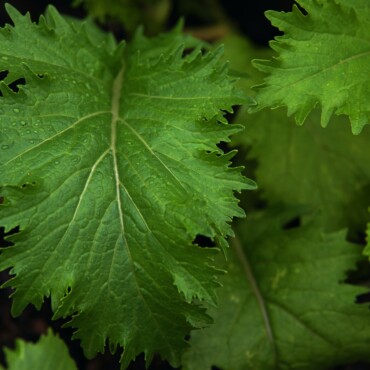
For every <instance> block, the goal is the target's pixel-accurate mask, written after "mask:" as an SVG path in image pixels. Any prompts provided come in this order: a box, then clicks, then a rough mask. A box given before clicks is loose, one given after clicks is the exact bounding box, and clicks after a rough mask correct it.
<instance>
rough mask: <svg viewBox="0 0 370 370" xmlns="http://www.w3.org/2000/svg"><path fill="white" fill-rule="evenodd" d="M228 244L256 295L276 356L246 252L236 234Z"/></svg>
mask: <svg viewBox="0 0 370 370" xmlns="http://www.w3.org/2000/svg"><path fill="white" fill-rule="evenodd" d="M230 244H231V246H232V247H233V249H234V251H235V253H236V255H237V257H238V260H239V262H240V263H241V265H242V267H243V271H244V273H245V275H246V277H247V280H248V282H249V285H250V287H251V289H252V292H253V294H254V296H255V297H256V300H257V304H258V306H259V308H260V311H261V315H262V318H263V322H264V324H265V330H266V335H267V338H268V340H269V341H270V342H271V344H272V347H273V351H274V356H275V358H276V356H277V351H276V343H275V338H274V334H273V332H272V326H271V321H270V317H269V314H268V312H267V308H266V304H265V300H264V298H263V297H262V294H261V291H260V289H259V287H258V284H257V281H256V279H255V277H254V275H253V271H252V268H251V265H250V263H249V261H248V258H247V256H246V254H245V252H244V249H243V247H242V245H241V243H240V240H239V238H238V237H237V236H235V238H232V239H231V240H230Z"/></svg>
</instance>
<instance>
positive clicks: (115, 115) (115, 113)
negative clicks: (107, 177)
mask: <svg viewBox="0 0 370 370" xmlns="http://www.w3.org/2000/svg"><path fill="white" fill-rule="evenodd" d="M124 73H125V66H123V67H122V69H121V70H120V72H119V73H118V75H117V77H116V79H115V80H114V83H113V89H112V106H111V112H112V123H111V150H112V154H113V167H114V177H115V182H116V198H117V205H118V214H119V221H120V226H121V231H122V238H123V240H124V242H125V246H126V248H127V251H128V254H129V256H130V259H131V261H132V260H133V259H132V255H131V252H130V248H129V246H128V243H127V240H126V236H125V225H124V221H123V213H122V201H121V197H120V185H121V184H122V183H121V179H120V176H119V170H118V161H117V124H118V122H119V120H120V118H119V113H120V111H119V108H120V100H121V91H122V85H123V78H124ZM126 192H127V191H126ZM130 198H131V197H130ZM115 253H116V247H115V250H114V253H113V258H112V261H113V260H114V255H115ZM132 272H133V275H134V276H136V274H135V268H134V266H132ZM108 280H110V276H109V278H108ZM135 283H136V288H137V291H138V294H139V295H140V297H141V299H142V300H143V302H144V304H145V305H146V307H147V308H148V310H149V312H151V310H150V308H149V306H148V304H147V302H146V300H145V298H144V297H143V295H142V293H141V291H140V287H139V285H138V282H137V280H136V281H135ZM152 317H153V319H154V322H155V324H156V325H157V327H158V330H161V326H160V325H159V324H158V322H157V320H156V318H155V316H154V315H152ZM164 337H165V336H164ZM167 346H168V348H169V350H170V351H171V349H172V347H171V344H170V342H169V341H168V340H167Z"/></svg>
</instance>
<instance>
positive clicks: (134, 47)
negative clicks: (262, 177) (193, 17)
mask: <svg viewBox="0 0 370 370" xmlns="http://www.w3.org/2000/svg"><path fill="white" fill-rule="evenodd" d="M8 12H9V13H10V15H11V17H12V20H13V22H14V24H15V26H14V27H13V26H10V25H7V26H6V27H5V28H3V29H2V30H1V31H0V50H1V51H0V70H5V71H7V72H8V74H7V76H6V78H5V80H4V81H3V82H2V86H1V90H2V94H3V96H2V97H1V98H0V100H1V108H0V110H1V111H0V132H1V136H0V140H1V142H0V148H1V158H0V172H1V174H2V175H1V184H0V191H1V195H2V196H3V197H4V199H5V200H4V203H3V204H1V205H0V212H1V223H2V224H3V225H4V226H5V228H6V230H7V231H9V230H11V229H12V228H14V227H16V226H17V225H20V230H21V232H20V233H18V234H16V235H13V236H11V237H10V238H9V240H11V241H12V242H13V243H15V246H14V247H10V248H7V249H4V250H3V251H2V255H1V260H0V268H1V269H6V268H9V267H12V270H11V273H12V274H13V275H14V277H13V278H12V280H10V281H9V282H7V283H6V286H11V287H13V288H14V289H15V293H14V294H13V298H14V303H13V313H14V314H15V315H18V314H20V313H21V311H22V310H23V309H24V308H25V307H26V306H27V304H29V303H33V304H34V305H35V306H36V307H40V306H41V304H42V302H43V299H44V297H48V296H51V300H52V308H53V310H54V312H55V317H56V318H58V317H66V316H70V315H73V316H72V319H71V321H70V323H69V325H70V326H72V327H74V328H77V330H76V332H75V334H74V337H75V338H79V339H80V340H81V342H82V346H83V348H84V350H85V353H86V355H87V356H88V357H93V356H94V355H95V354H96V352H97V351H103V350H104V346H105V344H106V341H107V339H109V345H110V349H111V351H114V350H115V348H116V346H117V345H121V346H123V347H124V354H123V356H122V368H125V367H126V366H127V365H128V364H129V362H130V361H131V360H132V359H134V358H135V357H136V356H137V355H138V354H139V353H141V352H144V353H145V356H146V359H147V360H148V361H149V362H150V360H151V358H152V356H153V353H154V352H157V353H159V354H160V355H161V356H162V357H163V358H166V359H168V360H169V361H170V362H171V363H172V364H173V365H175V366H177V365H178V361H179V353H180V352H181V350H182V349H183V348H184V346H186V343H185V341H184V336H185V335H186V333H187V332H188V331H189V330H190V329H191V328H192V327H197V326H202V325H204V324H205V323H207V322H209V318H208V316H206V315H205V313H204V309H202V308H201V307H200V306H199V303H195V302H194V301H195V300H197V302H201V301H207V302H213V303H215V292H214V289H215V288H216V287H217V286H218V283H217V281H216V276H217V275H218V274H219V271H218V270H217V269H215V268H214V267H212V259H213V257H214V255H215V253H216V252H215V250H210V249H202V248H199V247H198V246H197V245H194V244H192V241H193V240H194V238H195V237H196V236H197V235H198V234H200V235H204V236H207V237H209V238H211V239H213V240H215V241H216V242H217V243H218V244H219V245H221V247H226V245H227V243H226V241H225V238H226V237H227V236H228V235H230V234H231V233H232V231H231V228H230V225H229V223H230V221H231V219H232V217H234V216H243V211H242V210H241V209H240V208H239V207H238V205H237V200H236V198H235V197H234V195H233V192H234V191H240V190H241V189H244V188H251V187H253V186H254V185H253V183H252V182H247V181H246V180H245V179H243V177H242V176H241V174H240V170H239V169H233V168H230V167H229V165H230V162H229V159H230V158H231V157H232V155H233V153H230V154H224V153H223V152H222V151H221V150H220V149H219V148H218V147H217V143H219V142H220V141H228V140H229V136H230V135H231V134H233V133H235V132H237V131H238V130H239V129H240V128H239V127H237V126H231V125H227V124H226V121H225V119H224V118H223V114H224V111H231V110H232V109H231V106H232V105H233V104H240V103H245V102H248V99H246V98H245V96H244V95H242V94H239V93H237V92H236V91H235V89H234V87H233V80H231V79H230V78H229V77H228V75H227V68H226V66H225V65H224V64H223V63H221V62H220V61H219V59H220V54H221V53H222V50H221V49H218V50H217V51H216V52H215V53H205V55H202V52H201V51H200V45H198V44H197V42H195V40H192V41H191V42H192V45H191V47H192V49H191V50H190V52H189V53H186V55H183V54H184V49H185V48H186V47H188V46H189V42H188V40H189V38H188V37H183V36H182V34H181V30H180V29H175V30H174V31H173V32H172V33H169V34H167V35H165V36H159V37H157V38H156V39H150V40H149V39H146V38H145V37H144V36H142V34H140V33H138V34H137V35H136V37H135V39H134V40H133V41H132V42H131V43H130V44H124V43H121V44H119V45H117V44H116V42H115V41H114V39H113V37H111V36H110V35H106V34H105V33H103V32H101V31H99V30H98V29H97V28H96V27H95V26H93V25H92V24H91V23H86V22H85V23H81V22H77V21H71V20H66V19H64V18H63V17H62V16H60V15H59V14H58V12H57V11H56V10H55V9H54V8H52V7H50V8H49V9H48V11H47V12H46V15H45V17H41V18H40V21H39V24H35V23H31V21H30V19H29V16H28V15H26V16H22V15H20V14H19V13H18V12H17V11H16V10H14V8H12V7H8ZM20 78H23V79H25V81H26V83H25V85H24V86H23V85H19V91H18V92H13V91H12V90H11V89H10V88H9V87H8V85H9V84H10V83H12V82H14V81H18V79H20Z"/></svg>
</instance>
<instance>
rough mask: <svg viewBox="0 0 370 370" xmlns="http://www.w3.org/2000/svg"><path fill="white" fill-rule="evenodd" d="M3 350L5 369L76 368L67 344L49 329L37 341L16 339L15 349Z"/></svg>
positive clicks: (68, 369) (71, 369) (59, 369)
mask: <svg viewBox="0 0 370 370" xmlns="http://www.w3.org/2000/svg"><path fill="white" fill-rule="evenodd" d="M4 352H5V358H6V363H7V367H6V369H7V370H30V369H53V370H77V367H76V364H75V363H74V361H73V360H72V358H71V357H70V355H69V353H68V348H67V346H66V345H65V344H64V342H63V341H62V340H61V339H60V338H59V337H58V336H56V335H54V334H53V332H52V331H51V330H49V331H48V333H47V334H45V335H43V336H41V338H40V339H39V341H38V342H37V343H30V342H25V341H23V340H17V341H16V344H15V349H8V348H5V349H4ZM0 369H2V367H1V366H0Z"/></svg>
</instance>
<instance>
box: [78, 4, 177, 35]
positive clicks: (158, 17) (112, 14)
mask: <svg viewBox="0 0 370 370" xmlns="http://www.w3.org/2000/svg"><path fill="white" fill-rule="evenodd" d="M73 4H74V5H80V4H83V5H84V7H85V8H86V10H87V11H88V13H89V15H91V16H93V17H95V18H97V19H99V20H100V21H106V20H107V19H115V20H118V21H120V22H121V25H123V26H124V28H125V29H126V30H128V31H131V32H132V31H134V30H135V29H136V27H138V26H140V25H143V24H145V26H146V28H148V27H149V28H150V31H152V32H153V31H154V32H155V31H157V30H158V28H159V29H160V28H161V26H162V24H163V23H164V21H166V19H167V16H168V15H169V12H170V9H171V1H170V0H120V1H117V0H75V1H74V2H73Z"/></svg>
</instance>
